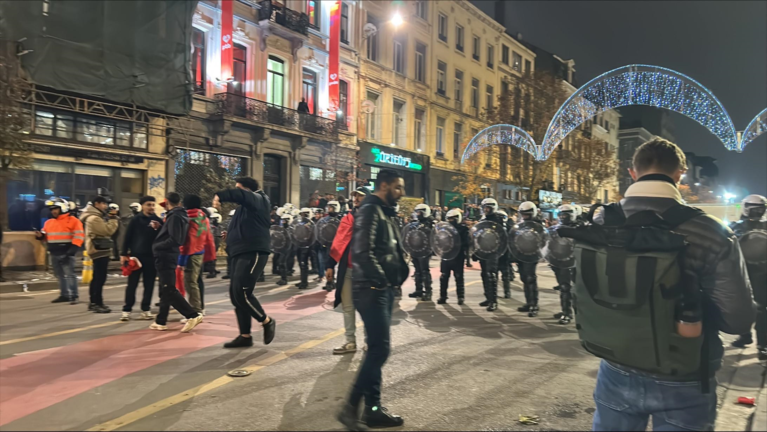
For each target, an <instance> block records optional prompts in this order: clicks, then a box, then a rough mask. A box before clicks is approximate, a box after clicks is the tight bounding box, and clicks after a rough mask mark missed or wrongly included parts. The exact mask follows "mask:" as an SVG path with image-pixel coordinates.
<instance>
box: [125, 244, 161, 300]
mask: <svg viewBox="0 0 767 432" xmlns="http://www.w3.org/2000/svg"><path fill="white" fill-rule="evenodd" d="M136 258H138V260H139V262H141V268H140V269H138V270H136V271H134V272H133V273H131V274H130V276H128V286H127V287H126V288H125V304H124V305H123V312H130V311H131V310H133V305H134V304H136V289H137V288H138V281H139V279H141V278H142V277H143V280H144V294H143V296H142V297H141V310H142V311H144V312H146V311H148V310H149V308H150V307H151V306H152V294H153V293H154V280H155V279H156V278H157V270H156V269H155V267H154V257H153V256H152V255H136Z"/></svg>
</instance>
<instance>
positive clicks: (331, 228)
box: [314, 216, 340, 247]
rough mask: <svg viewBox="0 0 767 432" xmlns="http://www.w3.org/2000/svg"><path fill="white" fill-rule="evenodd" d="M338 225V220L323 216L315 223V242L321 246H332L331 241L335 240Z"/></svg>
mask: <svg viewBox="0 0 767 432" xmlns="http://www.w3.org/2000/svg"><path fill="white" fill-rule="evenodd" d="M339 223H340V221H339V220H338V218H334V217H330V216H325V217H324V218H322V219H320V220H319V221H317V223H316V224H315V227H314V236H315V238H316V239H317V242H319V244H321V245H322V246H325V247H330V245H332V244H333V239H334V238H336V231H338V224H339Z"/></svg>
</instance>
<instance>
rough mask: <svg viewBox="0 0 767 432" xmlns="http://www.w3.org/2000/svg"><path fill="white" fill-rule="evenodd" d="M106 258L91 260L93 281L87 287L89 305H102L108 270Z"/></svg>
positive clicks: (107, 258) (107, 259)
mask: <svg viewBox="0 0 767 432" xmlns="http://www.w3.org/2000/svg"><path fill="white" fill-rule="evenodd" d="M109 260H110V258H109V257H108V256H105V257H102V258H97V259H95V260H93V279H92V280H91V284H90V286H89V287H88V293H89V294H90V297H91V303H93V304H97V305H100V304H104V297H103V292H104V283H105V282H106V281H107V269H108V268H109Z"/></svg>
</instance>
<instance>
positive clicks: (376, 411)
mask: <svg viewBox="0 0 767 432" xmlns="http://www.w3.org/2000/svg"><path fill="white" fill-rule="evenodd" d="M375 181H376V191H375V193H373V194H372V195H369V196H367V197H366V198H365V199H364V200H363V201H362V205H361V206H360V208H359V210H357V213H356V215H355V218H354V232H353V234H352V246H351V249H352V254H353V257H354V262H353V265H352V269H353V275H352V296H353V300H354V307H355V308H357V310H358V311H359V313H360V316H361V317H362V321H363V323H364V324H365V332H366V334H367V338H366V339H367V346H368V351H367V355H366V356H365V359H364V360H363V362H362V365H361V366H360V369H359V372H358V373H357V378H356V380H355V382H354V384H353V385H352V389H351V393H350V395H349V398H348V400H347V403H346V404H345V406H344V407H343V408H342V410H341V412H339V413H338V416H337V419H338V421H340V422H341V423H342V424H343V425H344V426H346V427H347V428H348V429H349V430H360V429H362V428H364V425H367V427H371V428H379V427H396V426H402V425H403V424H404V421H403V420H402V417H399V416H395V415H392V414H390V413H389V411H388V410H387V409H386V408H385V407H383V406H381V383H382V377H381V369H382V367H383V365H384V363H386V359H387V358H388V357H389V352H390V350H391V346H390V345H391V343H390V334H391V331H390V330H391V329H390V327H391V313H392V307H393V303H394V287H396V286H399V285H401V284H402V283H403V282H404V281H405V280H407V276H408V272H409V269H408V266H407V263H406V262H405V258H404V256H405V251H404V250H403V249H402V246H401V241H400V235H399V231H398V230H397V229H396V227H395V226H394V222H393V220H392V218H393V217H394V216H395V215H396V212H395V211H394V206H395V205H396V204H397V202H398V201H399V199H400V198H401V197H402V195H404V191H405V180H404V179H403V178H402V176H401V175H400V174H397V172H395V171H392V170H386V169H384V170H381V171H380V172H379V173H378V176H377V178H376V180H375ZM363 397H364V399H365V409H364V412H363V415H362V419H361V420H360V418H359V415H358V406H359V404H360V402H361V401H362V399H363ZM360 421H361V422H362V424H360Z"/></svg>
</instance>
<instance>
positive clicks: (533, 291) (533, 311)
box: [527, 280, 538, 317]
mask: <svg viewBox="0 0 767 432" xmlns="http://www.w3.org/2000/svg"><path fill="white" fill-rule="evenodd" d="M530 298H531V301H532V304H531V305H530V312H528V313H527V316H529V317H536V316H538V282H537V281H535V280H534V281H533V283H531V284H530Z"/></svg>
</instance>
